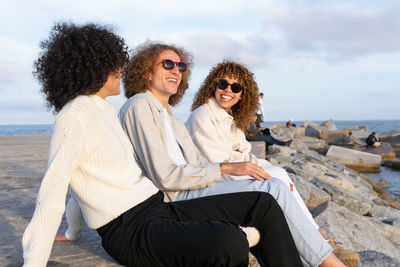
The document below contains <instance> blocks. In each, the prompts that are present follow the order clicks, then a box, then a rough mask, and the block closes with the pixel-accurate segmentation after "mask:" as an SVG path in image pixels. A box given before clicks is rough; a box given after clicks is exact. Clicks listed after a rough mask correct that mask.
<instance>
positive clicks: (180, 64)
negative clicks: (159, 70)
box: [161, 59, 187, 72]
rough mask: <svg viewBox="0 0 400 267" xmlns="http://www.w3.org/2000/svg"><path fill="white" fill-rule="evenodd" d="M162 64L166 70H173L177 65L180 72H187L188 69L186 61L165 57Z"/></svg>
mask: <svg viewBox="0 0 400 267" xmlns="http://www.w3.org/2000/svg"><path fill="white" fill-rule="evenodd" d="M161 65H162V66H163V68H164V69H166V70H172V69H173V68H174V67H175V65H176V66H177V67H178V70H179V71H180V72H185V71H186V69H187V64H186V63H184V62H174V61H172V60H171V59H163V60H162V61H161Z"/></svg>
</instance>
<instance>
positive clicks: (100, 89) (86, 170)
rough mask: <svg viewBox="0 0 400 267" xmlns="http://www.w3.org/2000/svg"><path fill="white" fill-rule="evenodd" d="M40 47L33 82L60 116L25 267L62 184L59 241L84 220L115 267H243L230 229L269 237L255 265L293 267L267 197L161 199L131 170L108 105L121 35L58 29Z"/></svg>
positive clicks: (121, 58)
mask: <svg viewBox="0 0 400 267" xmlns="http://www.w3.org/2000/svg"><path fill="white" fill-rule="evenodd" d="M41 46H42V49H43V51H42V53H41V56H40V58H39V59H38V60H37V61H36V63H35V68H36V71H35V75H36V77H37V78H38V79H39V81H40V82H41V84H42V90H43V92H44V94H45V95H46V99H47V103H48V106H49V107H51V108H53V109H54V111H56V112H58V114H57V117H56V119H55V123H54V131H53V135H52V140H51V144H50V153H49V161H48V166H47V170H46V174H45V176H44V178H43V180H42V182H41V186H40V190H39V193H38V196H37V199H36V207H35V211H34V214H33V217H32V219H31V221H30V223H29V224H28V226H27V228H26V230H25V232H24V235H23V239H22V246H23V249H24V266H34V267H41V266H46V265H47V261H48V258H49V256H50V252H51V247H52V244H53V240H54V237H55V235H56V231H57V228H58V226H59V225H60V222H61V219H62V215H63V213H64V210H65V208H66V207H65V199H66V195H67V191H68V187H70V188H71V195H72V198H71V199H70V201H69V203H68V207H67V216H68V219H67V221H68V223H69V226H70V227H71V228H70V229H69V230H71V231H67V232H66V234H65V235H64V238H66V239H68V240H73V239H75V238H76V237H77V234H78V232H79V230H80V228H81V227H82V225H83V221H85V222H86V223H87V225H88V226H89V227H90V228H92V229H96V230H97V232H98V233H99V235H100V236H101V238H102V245H103V247H104V249H105V250H106V251H107V253H109V254H110V255H111V256H112V257H113V258H114V259H115V260H117V262H118V263H120V264H122V265H125V266H160V267H164V266H171V267H175V266H182V267H185V266H199V267H200V266H210V267H211V266H232V267H233V266H247V264H248V250H249V246H248V243H247V240H246V238H245V235H244V233H243V232H242V231H241V230H240V228H239V227H238V225H239V224H243V225H253V226H256V227H258V228H260V229H262V231H264V232H263V233H264V234H265V235H267V236H269V237H270V238H268V239H264V240H262V245H259V246H258V250H257V251H256V253H257V255H259V259H260V261H261V262H262V263H263V265H265V266H288V267H289V266H301V260H300V257H299V255H298V254H297V251H296V246H295V244H294V242H293V239H292V237H291V235H290V231H289V228H288V227H287V224H286V222H285V218H284V215H283V214H282V211H281V209H280V208H279V205H278V204H277V203H276V201H275V200H274V199H273V198H272V197H270V196H269V195H268V194H265V193H261V192H247V193H236V194H229V195H228V196H211V197H206V198H202V199H195V200H191V201H180V202H175V203H166V202H164V201H163V193H162V192H160V191H159V190H158V189H157V188H156V187H155V186H154V184H153V183H152V182H151V181H150V180H149V179H147V177H145V176H144V175H143V174H142V172H141V170H140V168H139V167H138V165H137V163H136V161H135V159H134V157H133V153H134V151H133V148H132V145H131V143H130V141H129V139H128V138H127V136H126V134H125V132H124V131H123V129H122V127H121V124H120V122H119V119H118V116H117V112H116V110H115V108H114V106H113V105H112V104H110V103H109V102H108V101H107V100H106V97H108V96H112V95H117V94H119V93H120V87H119V85H120V78H121V70H122V68H123V66H124V64H125V63H126V61H127V59H128V53H127V47H126V45H125V43H124V41H123V39H122V38H120V37H119V36H117V35H115V34H114V33H113V32H112V31H111V30H110V29H108V28H106V27H102V26H99V25H94V24H87V25H83V26H77V25H74V24H66V23H61V24H57V25H56V26H54V28H53V30H52V32H51V34H50V38H49V40H48V41H45V42H43V43H42V44H41ZM238 205H241V206H242V207H243V208H242V209H237V208H236V207H237V206H238ZM205 207H207V208H205ZM261 207H262V208H261ZM285 251H290V253H291V257H290V258H288V257H285Z"/></svg>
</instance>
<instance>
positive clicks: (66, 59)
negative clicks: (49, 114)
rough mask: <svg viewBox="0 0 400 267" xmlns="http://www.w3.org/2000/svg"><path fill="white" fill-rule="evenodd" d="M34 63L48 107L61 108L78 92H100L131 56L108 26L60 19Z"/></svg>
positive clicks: (84, 93)
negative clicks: (110, 77) (65, 21)
mask: <svg viewBox="0 0 400 267" xmlns="http://www.w3.org/2000/svg"><path fill="white" fill-rule="evenodd" d="M40 48H41V49H42V51H41V54H40V56H39V58H38V59H37V60H36V61H35V63H34V71H33V75H34V76H35V77H36V78H37V79H38V80H39V82H40V83H41V84H42V90H41V91H42V92H43V93H44V94H45V96H46V101H47V107H48V108H49V109H54V112H58V111H60V110H61V109H62V107H63V106H64V105H65V104H66V103H67V102H68V101H70V100H72V99H74V98H75V97H77V96H78V95H90V94H94V93H96V92H98V91H99V90H100V88H101V87H102V86H103V85H104V84H105V82H106V81H107V78H108V75H109V74H110V73H111V72H113V71H116V70H118V69H122V68H123V66H124V65H125V64H126V62H127V61H128V59H129V54H128V51H127V50H128V48H127V46H126V44H125V42H124V40H123V39H122V38H121V37H119V36H117V35H116V34H114V33H113V32H112V30H111V29H110V28H108V27H106V26H99V25H95V24H85V25H82V26H77V25H75V24H73V23H63V22H61V23H56V24H55V25H54V26H53V27H52V30H51V32H50V37H49V39H48V40H45V41H42V42H41V43H40Z"/></svg>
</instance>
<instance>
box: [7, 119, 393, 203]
mask: <svg viewBox="0 0 400 267" xmlns="http://www.w3.org/2000/svg"><path fill="white" fill-rule="evenodd" d="M276 122H277V121H267V122H264V123H263V126H264V127H268V126H270V125H272V124H274V123H276ZM313 122H315V123H318V124H321V123H323V122H324V121H313ZM280 123H282V124H285V123H286V122H283V121H280ZM294 123H296V125H298V126H300V125H301V124H302V123H303V122H302V121H294ZM334 123H335V125H336V126H337V128H338V129H343V128H345V127H351V126H368V130H369V131H370V132H372V131H375V132H377V133H378V134H379V133H380V132H388V131H391V130H397V131H400V120H358V121H357V120H353V121H335V120H334ZM51 132H52V125H51V124H31V125H0V135H18V134H43V133H51ZM397 160H400V158H398V159H397ZM367 175H369V176H371V177H372V178H374V179H377V180H379V179H385V180H386V181H387V182H388V184H389V185H390V188H388V189H386V190H387V191H388V192H390V193H392V194H394V195H396V196H399V197H400V171H396V170H393V169H391V168H387V167H382V170H381V172H380V173H367Z"/></svg>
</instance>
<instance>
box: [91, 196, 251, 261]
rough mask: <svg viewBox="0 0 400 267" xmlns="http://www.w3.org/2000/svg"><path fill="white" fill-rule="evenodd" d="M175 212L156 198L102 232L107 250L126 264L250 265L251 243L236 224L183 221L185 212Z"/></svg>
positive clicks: (119, 218) (103, 243) (103, 227)
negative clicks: (181, 217) (181, 216)
mask: <svg viewBox="0 0 400 267" xmlns="http://www.w3.org/2000/svg"><path fill="white" fill-rule="evenodd" d="M171 211H172V209H171V208H170V207H169V205H168V204H166V203H164V202H163V194H162V193H158V194H156V195H154V196H152V197H151V198H149V199H147V200H146V201H144V202H142V203H140V204H139V205H137V206H135V207H134V208H132V209H131V210H128V211H126V212H125V213H123V214H122V215H120V216H119V217H118V218H116V219H114V220H113V221H111V222H110V223H108V224H106V225H105V226H102V227H100V228H99V229H97V231H98V233H99V235H100V236H101V238H102V245H103V247H104V249H105V250H106V251H107V252H108V253H109V254H110V255H111V256H112V257H113V258H114V259H116V260H117V261H118V262H119V263H120V264H123V265H126V266H182V267H184V266H210V267H212V266H243V267H245V266H247V265H248V251H249V247H248V244H247V240H246V237H245V235H244V233H243V232H242V231H241V230H240V228H239V227H238V226H237V225H236V224H232V223H230V222H227V221H221V220H218V221H217V220H181V221H180V220H179V218H178V216H176V215H175V214H179V213H180V211H177V213H175V212H171ZM183 211H184V210H183ZM175 218H177V219H175Z"/></svg>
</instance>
